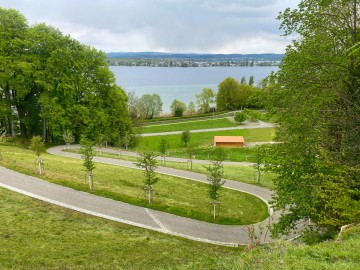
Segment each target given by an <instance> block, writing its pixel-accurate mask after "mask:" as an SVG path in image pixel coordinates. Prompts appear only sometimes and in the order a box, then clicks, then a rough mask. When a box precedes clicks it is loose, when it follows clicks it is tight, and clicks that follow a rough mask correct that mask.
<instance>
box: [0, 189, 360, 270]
mask: <svg viewBox="0 0 360 270" xmlns="http://www.w3.org/2000/svg"><path fill="white" fill-rule="evenodd" d="M0 204H1V208H0V215H1V220H2V222H0V266H1V269H39V270H45V269H111V270H113V269H134V270H137V269H158V270H170V269H175V270H190V269H191V270H192V269H199V270H205V269H206V270H216V269H227V270H235V269H236V270H237V269H259V270H275V269H276V270H278V269H279V270H290V269H291V270H300V269H327V270H337V269H349V270H350V269H358V266H359V262H360V253H359V252H358V250H359V249H360V226H353V227H352V228H350V229H348V230H347V231H345V233H344V234H343V235H342V236H341V237H339V238H338V239H336V240H335V241H334V240H333V241H327V242H324V243H320V244H314V245H311V246H308V245H304V244H294V243H291V242H286V241H283V240H281V241H275V242H273V243H270V244H266V245H260V246H258V247H255V248H253V249H249V248H245V247H238V248H231V247H223V246H216V245H211V244H204V243H200V242H194V241H190V240H186V239H182V238H178V237H174V236H169V235H165V234H161V233H157V232H153V231H149V230H145V229H141V228H136V227H132V226H129V225H125V224H122V223H117V222H113V221H109V220H105V219H101V218H97V217H92V216H89V215H85V214H82V213H78V212H75V211H71V210H68V209H65V208H61V207H58V206H54V205H51V204H48V203H45V202H42V201H38V200H35V199H32V198H28V197H26V196H24V195H20V194H17V193H14V192H11V191H8V190H5V189H2V188H0Z"/></svg>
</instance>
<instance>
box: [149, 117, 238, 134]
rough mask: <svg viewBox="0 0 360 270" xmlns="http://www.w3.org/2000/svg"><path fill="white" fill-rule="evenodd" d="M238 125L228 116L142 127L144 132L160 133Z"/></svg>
mask: <svg viewBox="0 0 360 270" xmlns="http://www.w3.org/2000/svg"><path fill="white" fill-rule="evenodd" d="M235 126H237V125H236V124H235V123H234V122H231V121H230V120H229V119H227V118H219V119H210V120H196V121H187V122H184V123H172V124H159V125H152V126H145V127H143V128H142V133H158V132H169V131H183V130H196V129H209V128H225V127H235Z"/></svg>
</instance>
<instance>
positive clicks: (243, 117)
mask: <svg viewBox="0 0 360 270" xmlns="http://www.w3.org/2000/svg"><path fill="white" fill-rule="evenodd" d="M234 120H235V121H236V122H237V123H238V124H241V123H242V122H244V121H245V120H246V114H245V113H244V112H237V113H235V116H234Z"/></svg>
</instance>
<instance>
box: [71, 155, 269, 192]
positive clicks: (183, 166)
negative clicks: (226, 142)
mask: <svg viewBox="0 0 360 270" xmlns="http://www.w3.org/2000/svg"><path fill="white" fill-rule="evenodd" d="M255 151H256V150H252V152H253V153H255ZM69 152H75V153H79V152H80V151H78V150H76V151H74V150H72V151H69ZM254 155H255V154H254ZM97 156H102V157H110V158H116V159H122V160H128V161H134V162H136V161H137V158H135V157H130V156H125V155H121V156H119V155H118V154H114V153H107V152H104V151H103V152H102V153H101V154H100V153H97ZM159 165H161V166H164V167H170V168H175V169H180V170H189V169H188V165H187V163H185V162H170V161H166V163H165V164H159ZM192 171H193V172H198V173H204V174H206V169H205V168H204V165H202V164H196V163H193V166H192ZM255 176H256V170H255V169H254V168H253V167H251V166H239V165H238V166H237V165H224V178H227V179H231V180H235V181H239V182H244V183H249V184H253V185H259V186H262V187H267V188H270V189H274V188H275V186H274V183H273V181H272V180H273V179H274V178H275V175H273V174H271V173H269V172H261V178H260V182H258V181H257V180H256V178H255Z"/></svg>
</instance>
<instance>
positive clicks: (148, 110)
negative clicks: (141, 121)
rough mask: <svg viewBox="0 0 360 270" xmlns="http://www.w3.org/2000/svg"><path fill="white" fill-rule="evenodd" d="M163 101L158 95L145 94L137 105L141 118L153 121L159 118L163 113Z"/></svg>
mask: <svg viewBox="0 0 360 270" xmlns="http://www.w3.org/2000/svg"><path fill="white" fill-rule="evenodd" d="M162 105H163V103H162V101H161V98H160V96H159V95H158V94H152V95H150V94H145V95H143V96H141V98H139V100H138V103H137V108H138V112H139V114H140V117H142V118H145V119H151V118H153V117H157V116H159V115H160V113H161V112H162Z"/></svg>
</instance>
